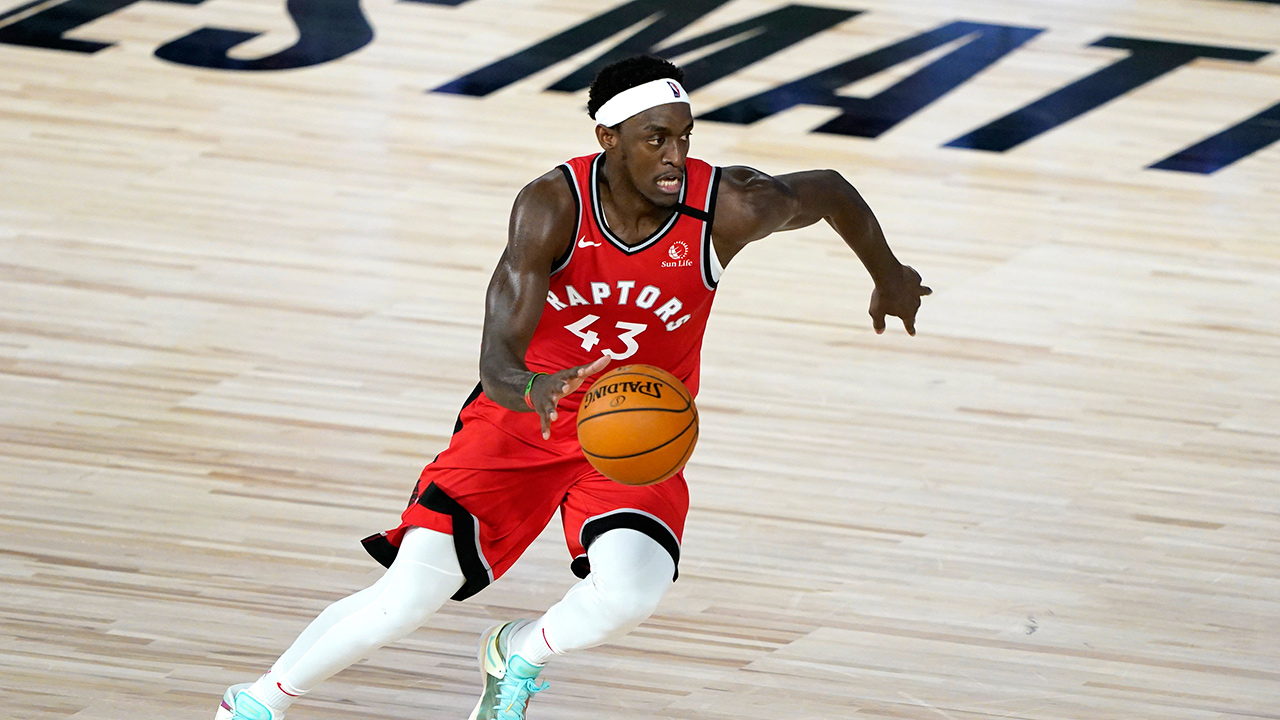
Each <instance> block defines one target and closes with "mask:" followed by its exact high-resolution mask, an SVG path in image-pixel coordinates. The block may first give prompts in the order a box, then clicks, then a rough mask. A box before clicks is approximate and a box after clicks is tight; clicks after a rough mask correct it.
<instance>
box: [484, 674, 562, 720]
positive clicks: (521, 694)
mask: <svg viewBox="0 0 1280 720" xmlns="http://www.w3.org/2000/svg"><path fill="white" fill-rule="evenodd" d="M549 687H551V684H550V683H542V684H541V685H539V684H538V683H537V682H536V681H535V680H534V678H516V677H512V676H510V675H508V676H507V677H505V678H503V679H502V680H500V681H499V682H498V696H497V701H498V702H497V705H498V707H499V708H501V709H500V710H499V711H498V715H497V717H496V720H524V709H525V707H527V706H528V705H529V698H531V697H533V695H534V694H536V693H540V692H542V691H543V690H546V689H547V688H549Z"/></svg>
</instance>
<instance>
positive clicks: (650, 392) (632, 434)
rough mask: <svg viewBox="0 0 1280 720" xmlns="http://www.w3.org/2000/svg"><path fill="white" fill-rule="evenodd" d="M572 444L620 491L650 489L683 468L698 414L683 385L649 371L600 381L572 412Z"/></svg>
mask: <svg viewBox="0 0 1280 720" xmlns="http://www.w3.org/2000/svg"><path fill="white" fill-rule="evenodd" d="M578 442H580V443H582V452H583V454H584V455H586V456H587V461H588V462H590V463H591V465H592V467H594V468H595V469H596V470H599V471H600V473H601V474H602V475H604V476H605V477H607V478H609V479H610V480H613V481H615V482H620V483H622V484H623V485H653V484H655V483H660V482H662V481H663V480H666V479H667V478H669V477H671V476H672V475H675V474H676V473H678V472H680V470H681V469H682V468H684V464H685V463H686V462H688V461H689V456H690V455H692V454H693V446H694V445H695V444H696V443H697V442H698V409H697V408H696V407H694V405H693V397H692V396H691V395H690V394H689V390H688V388H686V387H685V386H684V383H682V382H680V380H679V379H678V378H677V377H676V376H675V375H672V374H671V373H669V372H667V371H666V370H663V369H662V368H656V367H654V366H652V365H624V366H622V367H619V368H614V369H613V370H610V371H609V372H607V373H605V374H604V375H601V376H600V377H599V378H597V379H596V381H595V382H594V383H593V384H592V385H591V388H590V389H589V390H587V394H586V397H584V398H583V400H582V407H580V408H579V409H578Z"/></svg>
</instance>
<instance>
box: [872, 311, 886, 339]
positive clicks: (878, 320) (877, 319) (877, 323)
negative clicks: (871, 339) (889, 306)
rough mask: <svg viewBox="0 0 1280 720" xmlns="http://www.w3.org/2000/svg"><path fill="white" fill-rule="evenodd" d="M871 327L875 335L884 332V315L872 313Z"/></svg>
mask: <svg viewBox="0 0 1280 720" xmlns="http://www.w3.org/2000/svg"><path fill="white" fill-rule="evenodd" d="M871 327H873V328H875V330H876V334H877V335H879V334H880V333H882V332H884V313H882V312H875V311H872V313H871Z"/></svg>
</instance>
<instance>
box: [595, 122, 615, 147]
mask: <svg viewBox="0 0 1280 720" xmlns="http://www.w3.org/2000/svg"><path fill="white" fill-rule="evenodd" d="M596 140H597V141H598V142H599V143H600V147H601V148H602V149H604V150H612V149H613V148H614V146H616V145H617V144H618V133H617V131H615V130H614V129H613V128H609V127H605V126H604V125H596Z"/></svg>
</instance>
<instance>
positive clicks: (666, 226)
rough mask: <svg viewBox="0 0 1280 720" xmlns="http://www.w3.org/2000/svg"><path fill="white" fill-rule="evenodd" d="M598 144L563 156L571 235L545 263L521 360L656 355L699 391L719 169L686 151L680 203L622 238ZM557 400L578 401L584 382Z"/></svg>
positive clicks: (715, 264) (714, 278)
mask: <svg viewBox="0 0 1280 720" xmlns="http://www.w3.org/2000/svg"><path fill="white" fill-rule="evenodd" d="M604 159H605V157H604V153H598V154H596V155H588V156H584V157H578V158H574V159H572V160H570V161H568V162H566V163H564V164H563V165H561V166H560V169H561V170H562V171H564V173H565V175H566V177H567V179H568V180H569V184H570V185H571V186H572V188H573V191H574V197H575V198H576V199H577V201H578V210H579V212H578V223H577V228H576V229H575V231H574V235H573V244H572V245H570V246H569V249H568V251H567V252H566V253H565V254H564V256H563V257H561V258H560V259H559V260H558V261H557V262H556V264H555V265H554V266H553V267H552V269H551V287H550V290H549V292H548V293H547V304H546V305H545V306H544V307H543V309H542V318H541V320H540V321H539V323H538V329H537V330H536V331H535V332H534V334H533V340H532V341H531V342H530V344H529V350H528V352H527V353H526V354H525V362H526V363H527V364H528V366H529V369H530V370H536V371H542V372H555V371H557V370H563V369H565V368H569V367H574V366H576V365H583V364H585V363H589V362H591V361H592V360H595V359H596V358H599V357H600V356H601V355H607V356H608V357H609V358H611V359H612V361H613V362H611V363H610V364H609V367H608V368H606V371H607V370H609V369H612V368H614V367H618V366H620V365H630V364H635V363H644V364H646V365H656V366H657V367H660V368H663V369H664V370H666V371H668V372H670V373H671V374H673V375H675V376H676V377H678V378H680V380H681V381H682V382H684V383H685V385H686V386H688V388H689V391H690V392H691V393H693V394H694V395H697V393H698V369H699V361H700V356H701V352H702V336H703V334H704V332H705V331H706V328H707V317H708V315H709V314H710V312H711V302H712V299H713V298H714V297H715V290H716V283H717V282H718V281H719V279H720V271H721V267H720V261H719V259H718V258H717V257H716V254H715V250H714V248H713V247H712V245H711V217H712V215H713V214H714V212H715V202H716V182H717V180H718V178H719V169H717V168H713V167H712V166H710V165H708V164H707V163H705V162H703V161H701V160H696V159H694V158H688V159H687V160H686V162H685V180H684V187H683V188H681V191H680V203H681V205H680V207H679V208H678V210H677V211H676V212H673V213H672V214H671V217H670V218H669V219H668V220H667V221H666V222H665V223H663V224H662V225H661V226H660V227H659V228H658V229H657V230H655V231H654V232H653V234H652V235H650V236H649V237H647V238H645V239H643V240H641V241H640V242H638V243H636V244H635V245H626V244H624V243H623V242H622V241H621V240H619V239H618V237H617V236H616V235H614V234H613V233H612V232H611V231H610V230H609V226H608V223H607V222H606V220H605V217H604V212H603V211H602V210H601V204H600V196H599V182H598V179H599V174H600V173H601V172H603V166H604ZM585 389H586V384H584V385H583V387H582V388H580V389H579V391H578V392H577V393H575V394H573V395H571V396H570V397H567V398H565V399H564V400H563V401H561V407H562V408H564V409H566V410H576V409H577V407H578V404H579V401H580V400H581V395H582V393H583V392H585Z"/></svg>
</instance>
